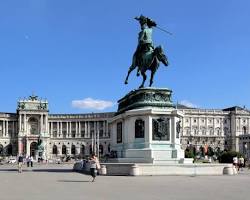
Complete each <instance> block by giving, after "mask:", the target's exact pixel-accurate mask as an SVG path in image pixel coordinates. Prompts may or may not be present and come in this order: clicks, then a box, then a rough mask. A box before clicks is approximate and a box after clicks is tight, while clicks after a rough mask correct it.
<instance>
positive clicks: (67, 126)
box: [66, 122, 69, 135]
mask: <svg viewBox="0 0 250 200" xmlns="http://www.w3.org/2000/svg"><path fill="white" fill-rule="evenodd" d="M68 134H69V122H66V135H68Z"/></svg>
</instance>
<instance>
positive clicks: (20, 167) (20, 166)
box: [18, 154, 23, 173]
mask: <svg viewBox="0 0 250 200" xmlns="http://www.w3.org/2000/svg"><path fill="white" fill-rule="evenodd" d="M22 168H23V156H22V154H20V155H19V157H18V172H19V173H22V171H23V169H22Z"/></svg>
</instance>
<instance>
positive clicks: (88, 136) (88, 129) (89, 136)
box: [88, 121, 91, 138]
mask: <svg viewBox="0 0 250 200" xmlns="http://www.w3.org/2000/svg"><path fill="white" fill-rule="evenodd" d="M90 137H91V135H90V122H89V121H88V138H90Z"/></svg>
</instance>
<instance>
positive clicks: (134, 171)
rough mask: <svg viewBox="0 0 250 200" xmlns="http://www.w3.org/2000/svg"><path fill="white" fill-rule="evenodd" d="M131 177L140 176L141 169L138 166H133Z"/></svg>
mask: <svg viewBox="0 0 250 200" xmlns="http://www.w3.org/2000/svg"><path fill="white" fill-rule="evenodd" d="M130 176H139V167H138V165H136V164H134V165H132V166H131V169H130Z"/></svg>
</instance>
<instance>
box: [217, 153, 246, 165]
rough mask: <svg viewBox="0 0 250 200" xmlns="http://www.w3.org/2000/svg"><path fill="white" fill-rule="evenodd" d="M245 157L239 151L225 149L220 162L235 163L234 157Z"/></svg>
mask: <svg viewBox="0 0 250 200" xmlns="http://www.w3.org/2000/svg"><path fill="white" fill-rule="evenodd" d="M241 156H242V157H243V158H244V155H243V154H241V153H240V152H237V151H225V152H223V153H222V154H221V155H220V156H219V157H218V159H219V162H220V163H233V157H238V158H239V157H241Z"/></svg>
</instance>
